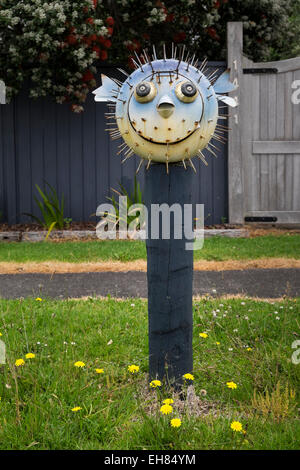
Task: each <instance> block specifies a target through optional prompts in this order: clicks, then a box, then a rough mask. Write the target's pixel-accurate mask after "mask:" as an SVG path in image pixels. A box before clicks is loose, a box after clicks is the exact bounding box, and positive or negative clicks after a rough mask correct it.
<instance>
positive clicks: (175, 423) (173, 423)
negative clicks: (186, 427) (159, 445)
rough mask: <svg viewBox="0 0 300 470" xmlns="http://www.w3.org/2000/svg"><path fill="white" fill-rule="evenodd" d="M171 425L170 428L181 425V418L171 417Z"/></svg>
mask: <svg viewBox="0 0 300 470" xmlns="http://www.w3.org/2000/svg"><path fill="white" fill-rule="evenodd" d="M171 426H172V428H179V427H180V426H181V419H179V418H174V419H171Z"/></svg>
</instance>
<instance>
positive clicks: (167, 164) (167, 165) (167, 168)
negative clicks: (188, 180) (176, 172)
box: [166, 160, 169, 175]
mask: <svg viewBox="0 0 300 470" xmlns="http://www.w3.org/2000/svg"><path fill="white" fill-rule="evenodd" d="M166 170H167V175H168V174H169V162H168V160H167V161H166Z"/></svg>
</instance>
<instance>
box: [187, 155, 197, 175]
mask: <svg viewBox="0 0 300 470" xmlns="http://www.w3.org/2000/svg"><path fill="white" fill-rule="evenodd" d="M189 164H190V165H191V167H192V168H193V170H194V172H195V173H197V170H196V168H195V166H194V164H193V162H192V159H191V158H189Z"/></svg>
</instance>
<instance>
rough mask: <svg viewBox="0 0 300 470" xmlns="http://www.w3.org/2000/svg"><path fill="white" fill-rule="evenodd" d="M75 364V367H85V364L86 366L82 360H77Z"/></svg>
mask: <svg viewBox="0 0 300 470" xmlns="http://www.w3.org/2000/svg"><path fill="white" fill-rule="evenodd" d="M74 366H75V367H78V368H80V367H84V366H85V363H84V362H82V361H77V362H74Z"/></svg>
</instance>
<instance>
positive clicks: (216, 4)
mask: <svg viewBox="0 0 300 470" xmlns="http://www.w3.org/2000/svg"><path fill="white" fill-rule="evenodd" d="M224 3H225V2H224ZM213 6H214V8H217V9H218V8H220V6H221V3H220V2H219V1H216V2H215V3H214V5H213Z"/></svg>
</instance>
